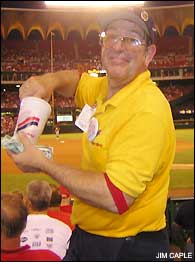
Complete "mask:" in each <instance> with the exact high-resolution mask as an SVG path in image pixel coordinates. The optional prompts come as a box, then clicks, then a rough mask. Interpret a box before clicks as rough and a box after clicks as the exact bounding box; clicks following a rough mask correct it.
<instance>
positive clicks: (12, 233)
mask: <svg viewBox="0 0 195 262" xmlns="http://www.w3.org/2000/svg"><path fill="white" fill-rule="evenodd" d="M27 215H28V212H27V208H26V206H25V205H24V202H23V200H22V199H21V198H20V197H18V196H17V195H16V194H14V193H3V194H1V261H60V260H61V259H60V257H59V256H57V255H56V254H55V253H53V252H52V251H50V250H31V249H30V246H29V245H25V246H23V247H20V235H21V233H22V232H23V230H24V229H25V227H26V221H27Z"/></svg>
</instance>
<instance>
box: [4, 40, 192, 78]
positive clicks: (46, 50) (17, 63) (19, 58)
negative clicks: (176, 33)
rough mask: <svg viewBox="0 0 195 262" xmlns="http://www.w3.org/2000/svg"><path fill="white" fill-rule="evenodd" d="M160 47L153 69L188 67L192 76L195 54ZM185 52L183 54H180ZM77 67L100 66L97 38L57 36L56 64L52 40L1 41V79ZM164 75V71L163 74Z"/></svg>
mask: <svg viewBox="0 0 195 262" xmlns="http://www.w3.org/2000/svg"><path fill="white" fill-rule="evenodd" d="M161 49H162V48H160V49H159V50H160V51H158V53H157V55H156V56H155V57H154V60H153V61H152V62H151V64H150V67H149V68H150V69H151V70H155V69H166V68H171V69H174V68H178V69H179V68H186V70H187V71H186V72H185V71H184V72H183V74H184V76H185V74H187V75H190V76H193V72H191V71H189V70H188V68H192V67H194V57H193V55H192V54H189V52H187V51H185V52H182V53H181V52H180V53H177V52H176V51H172V50H170V52H169V53H167V52H166V54H164V53H163V50H161ZM181 54H182V55H181ZM65 69H78V70H79V71H80V72H81V73H82V72H87V71H88V70H93V69H97V70H101V69H103V68H102V65H101V61H100V46H99V44H98V42H97V41H96V43H94V42H90V41H87V40H78V41H76V42H71V41H68V40H64V41H63V40H58V41H57V40H56V41H54V44H53V68H51V50H50V41H49V40H40V41H30V40H26V41H22V40H21V41H19V40H18V41H13V40H12V41H9V40H7V41H6V40H4V41H2V49H1V80H3V81H24V80H26V79H27V78H28V77H30V76H31V75H37V74H41V73H47V72H51V70H53V71H54V72H55V71H58V70H65ZM187 75H186V76H187ZM161 76H162V77H163V76H164V75H163V73H162V74H161Z"/></svg>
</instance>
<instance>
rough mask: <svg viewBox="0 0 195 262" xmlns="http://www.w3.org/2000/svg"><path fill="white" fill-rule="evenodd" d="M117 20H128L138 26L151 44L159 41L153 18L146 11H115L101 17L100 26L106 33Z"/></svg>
mask: <svg viewBox="0 0 195 262" xmlns="http://www.w3.org/2000/svg"><path fill="white" fill-rule="evenodd" d="M116 20H128V21H130V22H133V23H135V24H137V25H138V26H139V27H140V28H141V29H142V30H143V31H144V33H145V34H146V35H147V38H148V40H149V44H153V43H155V42H156V40H157V30H156V27H155V24H154V22H153V20H152V18H151V17H149V15H148V13H147V11H145V10H131V9H130V10H128V9H125V10H114V11H112V12H109V13H107V14H105V13H103V14H101V15H100V17H99V21H100V25H101V27H102V29H103V30H104V31H106V29H107V27H108V26H109V25H110V24H111V23H112V22H114V21H116Z"/></svg>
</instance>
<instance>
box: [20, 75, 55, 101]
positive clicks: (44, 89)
mask: <svg viewBox="0 0 195 262" xmlns="http://www.w3.org/2000/svg"><path fill="white" fill-rule="evenodd" d="M52 92H53V88H51V79H50V75H49V74H47V76H45V75H43V76H31V77H30V78H28V79H27V80H26V81H25V82H24V83H23V84H22V85H21V87H20V89H19V97H20V100H22V99H23V98H24V97H27V96H35V97H38V98H42V99H44V100H46V101H47V102H48V101H49V100H50V98H51V95H52Z"/></svg>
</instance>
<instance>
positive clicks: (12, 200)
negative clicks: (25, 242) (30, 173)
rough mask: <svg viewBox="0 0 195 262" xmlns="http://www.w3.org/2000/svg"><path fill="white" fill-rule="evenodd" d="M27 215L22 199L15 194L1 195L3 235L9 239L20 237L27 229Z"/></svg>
mask: <svg viewBox="0 0 195 262" xmlns="http://www.w3.org/2000/svg"><path fill="white" fill-rule="evenodd" d="M27 215H28V212H27V208H26V206H25V204H24V202H23V201H22V199H21V198H20V197H18V196H17V195H16V194H13V193H2V194H1V233H3V234H4V235H5V236H6V237H8V238H12V237H17V236H20V235H21V233H22V231H23V230H24V229H25V227H26V221H27Z"/></svg>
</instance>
